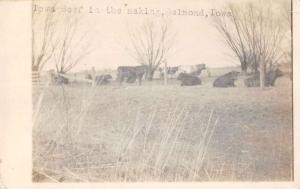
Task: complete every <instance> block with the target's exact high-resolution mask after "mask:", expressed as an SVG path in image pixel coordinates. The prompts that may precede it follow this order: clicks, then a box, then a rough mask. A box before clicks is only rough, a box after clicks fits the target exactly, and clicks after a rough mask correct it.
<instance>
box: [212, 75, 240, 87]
mask: <svg viewBox="0 0 300 189" xmlns="http://www.w3.org/2000/svg"><path fill="white" fill-rule="evenodd" d="M239 74H240V72H237V71H231V72H229V73H227V74H225V75H222V76H220V77H218V78H217V79H216V80H215V81H214V82H213V86H214V87H223V88H226V87H235V85H234V81H235V80H237V77H238V75H239Z"/></svg>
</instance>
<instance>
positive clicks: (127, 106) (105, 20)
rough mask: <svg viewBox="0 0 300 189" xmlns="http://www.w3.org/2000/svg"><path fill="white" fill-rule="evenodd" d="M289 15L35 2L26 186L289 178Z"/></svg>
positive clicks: (271, 10) (233, 5) (268, 6)
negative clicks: (29, 165)
mask: <svg viewBox="0 0 300 189" xmlns="http://www.w3.org/2000/svg"><path fill="white" fill-rule="evenodd" d="M291 8H292V5H291V1H290V0H273V1H260V0H242V1H231V0H226V1H217V0H215V1H195V0H191V1H170V0H167V1H164V2H160V3H157V1H147V3H146V2H145V3H142V2H139V1H126V2H125V1H103V2H100V1H81V0H78V1H69V0H62V1H56V2H55V1H50V0H48V1H47V0H46V1H38V0H37V1H33V2H32V66H31V69H32V70H31V73H32V114H33V115H32V182H37V183H38V182H152V181H154V182H204V181H205V182H207V181H214V182H218V181H250V182H253V181H293V169H294V165H293V100H292V92H293V91H292V87H293V74H292V62H293V61H292V45H291V44H292V37H291V36H292V30H291V28H292V21H291Z"/></svg>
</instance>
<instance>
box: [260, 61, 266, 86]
mask: <svg viewBox="0 0 300 189" xmlns="http://www.w3.org/2000/svg"><path fill="white" fill-rule="evenodd" d="M259 66H260V72H259V81H260V88H261V89H263V88H264V87H265V62H264V61H262V62H260V65H259Z"/></svg>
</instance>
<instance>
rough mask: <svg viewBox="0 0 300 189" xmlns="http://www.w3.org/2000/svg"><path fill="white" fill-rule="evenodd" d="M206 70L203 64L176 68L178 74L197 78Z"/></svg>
mask: <svg viewBox="0 0 300 189" xmlns="http://www.w3.org/2000/svg"><path fill="white" fill-rule="evenodd" d="M205 69H206V65H205V64H196V65H189V66H184V65H182V66H178V73H187V74H191V75H194V76H199V75H200V74H201V72H202V70H205Z"/></svg>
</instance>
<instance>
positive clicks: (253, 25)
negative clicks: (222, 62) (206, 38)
mask: <svg viewBox="0 0 300 189" xmlns="http://www.w3.org/2000/svg"><path fill="white" fill-rule="evenodd" d="M270 7H272V6H268V5H266V4H261V3H260V2H248V3H246V4H244V5H242V4H229V5H228V9H229V10H230V11H231V14H232V16H230V17H226V18H221V17H215V19H214V25H215V27H216V29H217V30H218V31H219V32H220V34H221V35H222V38H223V39H224V41H225V44H226V45H227V46H228V47H229V48H230V49H231V50H232V52H233V53H234V54H235V56H236V57H237V58H238V59H239V61H240V63H241V70H242V71H243V72H246V71H247V69H248V68H250V69H252V70H253V71H254V72H258V69H260V73H261V74H262V75H261V78H262V79H264V76H263V75H264V74H265V72H266V69H267V70H271V69H272V68H273V66H274V65H275V64H278V62H279V60H280V59H281V58H282V56H283V52H282V48H281V46H282V40H283V37H284V32H283V29H282V25H280V24H278V23H279V17H277V16H274V15H276V14H275V13H274V10H272V8H270ZM263 83H264V82H262V84H263Z"/></svg>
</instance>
